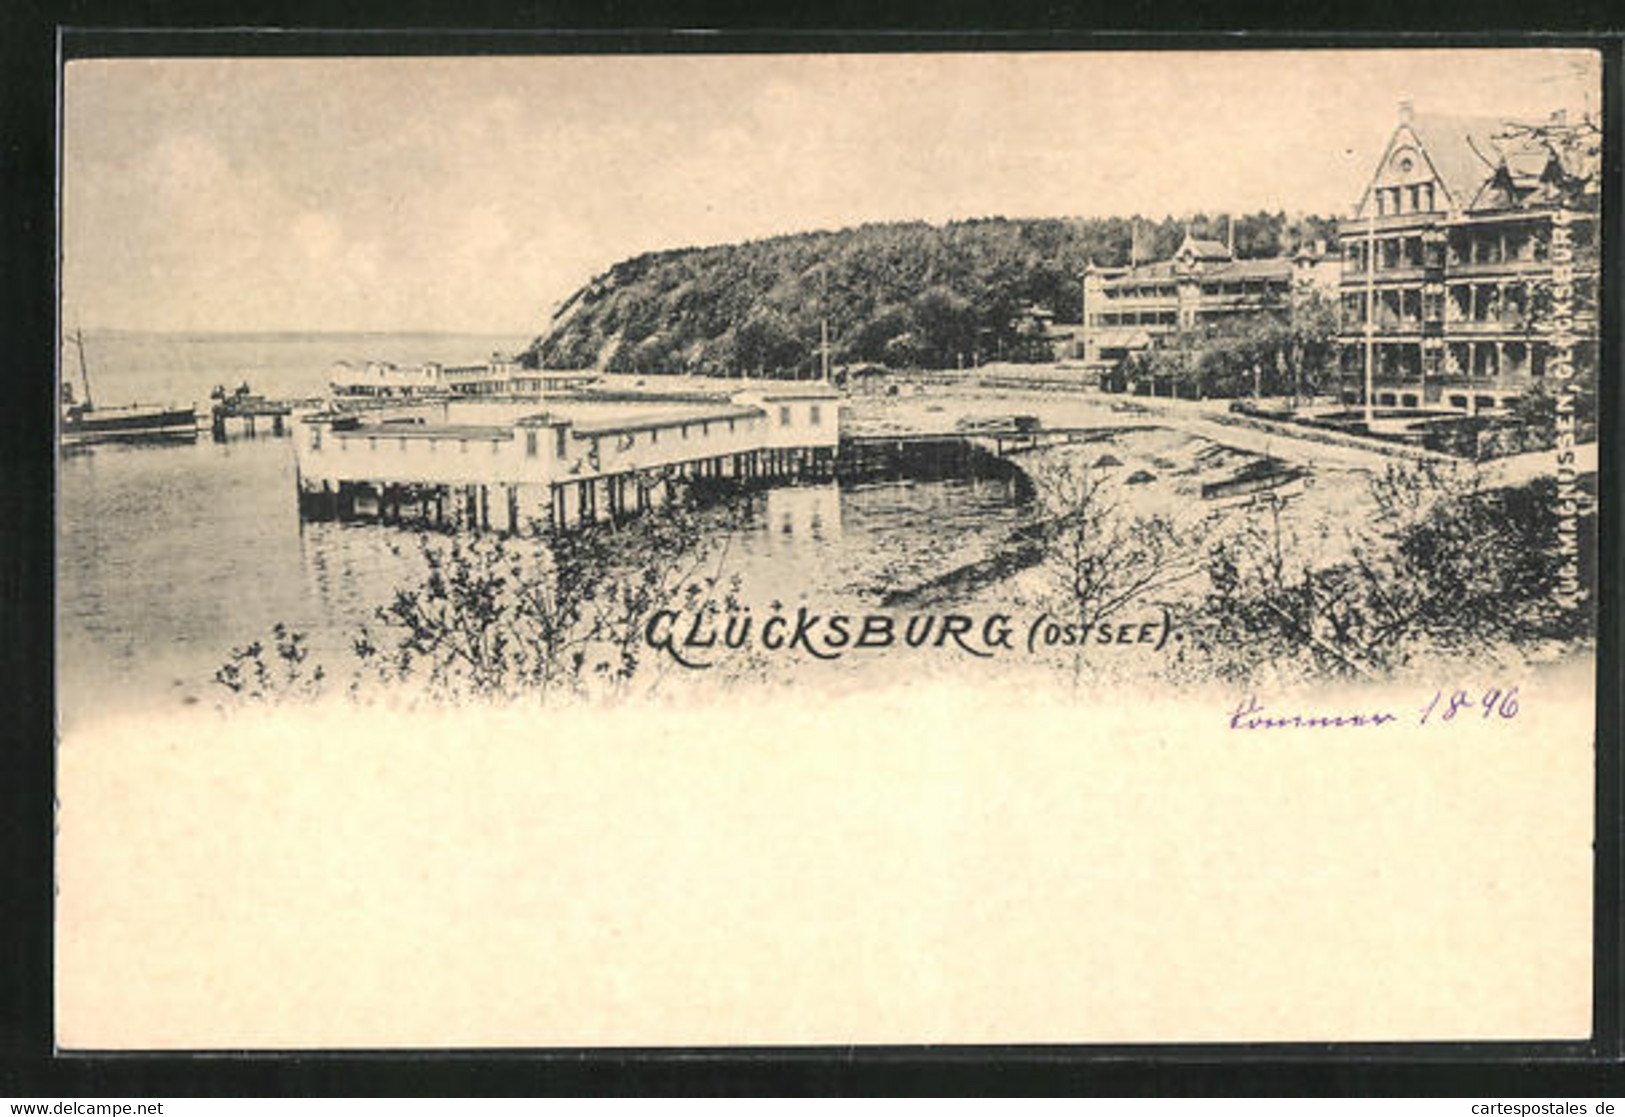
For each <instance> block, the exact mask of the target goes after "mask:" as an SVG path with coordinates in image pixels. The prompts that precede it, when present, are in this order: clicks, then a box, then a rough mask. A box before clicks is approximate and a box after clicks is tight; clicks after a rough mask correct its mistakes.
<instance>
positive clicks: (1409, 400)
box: [1399, 392, 1416, 407]
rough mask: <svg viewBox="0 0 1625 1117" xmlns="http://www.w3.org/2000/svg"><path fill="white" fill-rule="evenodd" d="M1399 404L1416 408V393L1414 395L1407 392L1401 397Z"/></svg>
mask: <svg viewBox="0 0 1625 1117" xmlns="http://www.w3.org/2000/svg"><path fill="white" fill-rule="evenodd" d="M1399 402H1400V403H1401V404H1403V405H1404V406H1406V407H1415V406H1416V393H1414V392H1406V393H1405V394H1404V395H1403V396H1401V397H1399Z"/></svg>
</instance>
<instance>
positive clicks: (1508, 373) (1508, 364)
mask: <svg viewBox="0 0 1625 1117" xmlns="http://www.w3.org/2000/svg"><path fill="white" fill-rule="evenodd" d="M1373 357H1374V358H1375V362H1374V368H1373V372H1374V373H1375V374H1376V375H1377V376H1380V377H1384V378H1399V379H1420V378H1421V376H1422V368H1423V355H1422V348H1421V346H1419V345H1379V346H1377V347H1376V349H1375V352H1374V353H1373ZM1437 360H1438V363H1437V365H1430V366H1429V367H1430V369H1432V370H1433V371H1432V373H1430V374H1431V375H1440V376H1448V377H1462V378H1466V379H1469V380H1492V379H1495V378H1497V377H1523V376H1528V377H1531V378H1533V379H1536V380H1539V379H1541V378H1543V377H1544V376H1545V375H1546V348H1545V346H1542V345H1525V344H1524V343H1522V342H1517V341H1513V342H1505V343H1497V342H1456V343H1453V344H1451V345H1448V346H1446V347H1445V349H1444V351H1443V353H1441V354H1439V356H1438V358H1437ZM1364 366H1365V348H1364V346H1361V345H1349V346H1345V347H1344V349H1343V371H1344V373H1345V374H1347V375H1351V376H1358V375H1359V374H1360V373H1361V372H1362V371H1363V369H1364Z"/></svg>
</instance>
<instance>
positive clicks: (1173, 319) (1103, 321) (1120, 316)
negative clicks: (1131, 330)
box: [1090, 310, 1179, 326]
mask: <svg viewBox="0 0 1625 1117" xmlns="http://www.w3.org/2000/svg"><path fill="white" fill-rule="evenodd" d="M1090 321H1091V323H1092V324H1093V325H1095V326H1172V325H1176V324H1177V323H1178V322H1179V312H1178V311H1177V310H1123V311H1115V312H1109V313H1105V314H1096V315H1092V316H1091V319H1090Z"/></svg>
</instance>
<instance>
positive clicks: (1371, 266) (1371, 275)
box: [1365, 191, 1377, 434]
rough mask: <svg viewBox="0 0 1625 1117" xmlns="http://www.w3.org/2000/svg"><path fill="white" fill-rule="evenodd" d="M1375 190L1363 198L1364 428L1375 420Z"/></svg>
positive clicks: (1369, 426) (1368, 426) (1369, 429)
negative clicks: (1372, 400) (1373, 405)
mask: <svg viewBox="0 0 1625 1117" xmlns="http://www.w3.org/2000/svg"><path fill="white" fill-rule="evenodd" d="M1374 194H1375V191H1372V192H1371V193H1369V194H1367V195H1366V199H1365V207H1366V208H1365V429H1366V433H1368V434H1369V433H1370V431H1371V425H1372V423H1373V422H1374V421H1375V420H1376V413H1375V412H1374V411H1373V410H1372V406H1371V398H1372V395H1373V394H1374V393H1373V390H1372V368H1371V366H1372V363H1373V359H1374V357H1375V355H1376V348H1377V210H1376V207H1375V206H1374V205H1373V204H1372V203H1373V202H1374V201H1375V198H1374V197H1373V195H1374Z"/></svg>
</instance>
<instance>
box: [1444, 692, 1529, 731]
mask: <svg viewBox="0 0 1625 1117" xmlns="http://www.w3.org/2000/svg"><path fill="white" fill-rule="evenodd" d="M1463 711H1467V712H1477V713H1478V714H1479V716H1480V717H1484V718H1487V717H1489V716H1490V715H1491V714H1494V715H1496V716H1497V717H1501V718H1506V719H1509V720H1510V719H1511V718H1515V717H1517V716H1518V688H1517V687H1513V688H1512V689H1511V690H1501V689H1500V688H1499V687H1490V688H1489V689H1488V690H1485V691H1482V692H1477V691H1469V690H1457V691H1453V692H1452V693H1451V694H1450V695H1449V697H1446V696H1445V692H1444V691H1443V690H1436V691H1434V692H1433V700H1432V701H1431V702H1429V703H1428V704H1427V705H1426V706H1425V707H1423V709H1422V724H1423V725H1426V724H1427V723H1428V720H1429V719H1430V718H1432V717H1433V716H1434V715H1435V714H1437V715H1438V720H1439V721H1449V720H1451V719H1452V718H1454V717H1455V716H1456V715H1457V714H1458V713H1462V712H1463Z"/></svg>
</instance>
